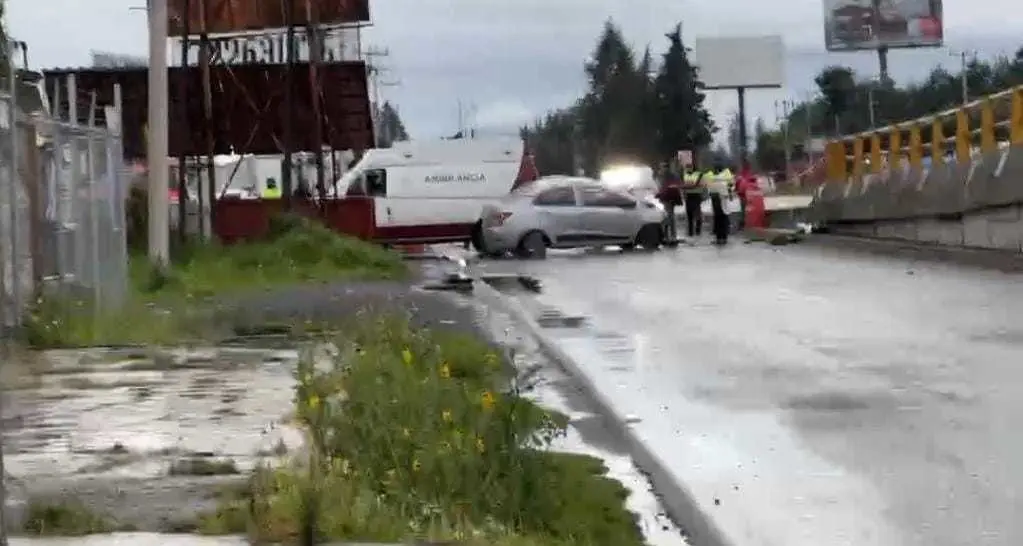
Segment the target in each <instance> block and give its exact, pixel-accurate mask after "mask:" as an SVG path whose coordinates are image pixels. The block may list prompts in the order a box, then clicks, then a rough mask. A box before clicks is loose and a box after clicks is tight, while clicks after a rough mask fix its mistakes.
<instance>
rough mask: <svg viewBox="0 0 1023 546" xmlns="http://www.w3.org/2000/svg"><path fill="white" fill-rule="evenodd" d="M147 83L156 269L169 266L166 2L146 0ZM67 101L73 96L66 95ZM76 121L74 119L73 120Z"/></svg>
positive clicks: (151, 249)
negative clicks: (147, 35) (147, 38)
mask: <svg viewBox="0 0 1023 546" xmlns="http://www.w3.org/2000/svg"><path fill="white" fill-rule="evenodd" d="M148 7H149V10H148V11H149V81H148V91H147V92H148V95H149V96H148V102H149V110H148V118H149V119H148V120H147V121H148V123H147V125H148V127H149V142H148V143H147V146H146V148H147V149H146V157H147V162H148V163H149V234H148V235H149V260H150V261H151V262H152V263H153V265H154V266H156V267H158V268H161V269H162V268H166V267H167V266H168V265H169V263H170V226H169V223H170V222H169V221H168V220H169V218H168V217H169V216H170V214H169V211H168V206H169V205H170V203H168V201H169V195H168V194H169V192H168V191H167V190H168V188H170V181H169V180H168V178H169V173H168V172H167V166H168V165H167V162H168V160H169V159H170V158H169V157H168V154H169V150H168V142H167V140H168V138H169V137H168V134H167V131H168V124H169V121H170V120H169V116H168V115H167V107H168V102H169V101H168V96H167V95H168V94H169V93H168V90H167V0H149V5H148ZM69 96H70V100H71V101H74V100H75V97H74V96H73V95H69ZM72 121H73V122H77V120H72Z"/></svg>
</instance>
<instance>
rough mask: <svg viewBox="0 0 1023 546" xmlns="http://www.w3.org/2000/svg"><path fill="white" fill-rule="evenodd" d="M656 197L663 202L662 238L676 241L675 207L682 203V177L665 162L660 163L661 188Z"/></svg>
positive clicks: (670, 241)
mask: <svg viewBox="0 0 1023 546" xmlns="http://www.w3.org/2000/svg"><path fill="white" fill-rule="evenodd" d="M657 199H659V200H660V201H661V203H663V204H664V240H665V241H667V242H669V243H673V242H676V241H678V223H677V220H676V218H675V209H676V208H678V206H679V205H681V204H682V179H681V178H679V175H678V173H677V172H676V171H675V170H674V169H673V168H672V167H671V166H670V165H669V164H668V163H667V162H665V163H662V164H661V189H660V191H658V192H657Z"/></svg>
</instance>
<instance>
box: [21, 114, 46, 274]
mask: <svg viewBox="0 0 1023 546" xmlns="http://www.w3.org/2000/svg"><path fill="white" fill-rule="evenodd" d="M36 131H37V127H36V124H35V122H34V121H32V122H29V123H27V124H26V125H25V139H24V142H25V154H24V156H25V161H24V172H25V174H24V178H23V181H24V183H25V195H26V197H28V214H29V240H30V241H31V242H30V245H31V248H32V282H33V285H34V286H35V290H36V291H37V292H38V290H39V288H40V287H41V286H42V281H43V232H44V230H45V227H44V226H43V211H42V205H43V198H42V193H41V189H42V174H43V173H42V163H41V161H40V154H39V146H38V144H37V141H38V139H37V133H36Z"/></svg>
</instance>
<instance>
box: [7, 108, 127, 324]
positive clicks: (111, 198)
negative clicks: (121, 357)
mask: <svg viewBox="0 0 1023 546" xmlns="http://www.w3.org/2000/svg"><path fill="white" fill-rule="evenodd" d="M13 104H15V101H12V99H11V96H10V95H9V94H0V270H2V275H0V311H2V315H3V326H4V327H5V328H10V327H16V326H18V325H19V324H20V323H21V320H22V319H23V317H24V313H25V311H26V309H27V308H28V306H29V305H31V304H32V303H33V301H34V300H35V298H36V297H38V296H39V295H41V294H45V295H47V296H51V297H55V298H59V299H60V301H68V302H75V303H76V304H77V303H78V302H89V303H90V304H94V305H96V306H98V307H100V308H102V307H112V306H116V305H120V304H121V303H122V302H123V300H124V298H125V295H126V292H127V286H128V257H127V249H126V241H125V221H124V218H125V216H124V202H125V192H126V187H125V184H126V183H127V182H126V179H125V169H124V164H123V154H122V147H121V142H120V137H119V136H118V135H117V134H115V133H113V132H111V131H108V130H107V129H106V128H103V127H90V126H83V125H77V124H70V123H65V122H61V121H56V120H53V119H49V118H47V117H46V116H45V115H42V114H40V113H33V114H28V113H26V112H23V111H21V110H20V109H19V108H15V107H12V105H13Z"/></svg>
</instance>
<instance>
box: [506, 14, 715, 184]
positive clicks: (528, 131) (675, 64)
mask: <svg viewBox="0 0 1023 546" xmlns="http://www.w3.org/2000/svg"><path fill="white" fill-rule="evenodd" d="M665 38H666V40H667V47H666V49H665V51H664V53H663V54H661V55H660V58H659V60H656V61H655V59H654V54H653V53H652V51H651V49H650V47H646V48H645V49H644V50H643V51H642V53H640V54H638V55H637V53H636V51H634V50H633V49H632V48H631V47H630V46H629V44H628V43H627V42H626V41H625V38H624V36H623V35H622V32H621V30H620V29H619V28H618V26H617V25H616V24H615V23H614V21H611V20H608V21H607V22H606V23H605V24H604V28H603V31H602V32H601V35H600V38H599V39H598V40H597V45H596V47H595V48H594V50H593V53H592V55H591V56H590V58H589V59H588V60H587V61H586V63H585V64H584V66H583V69H584V71H585V74H586V79H587V91H586V93H585V95H583V96H582V97H581V98H579V100H577V101H576V102H575V103H574V104H572V105H571V106H569V107H566V108H562V109H560V110H555V111H552V112H549V113H548V114H546V115H545V116H544V117H543V118H542V119H539V120H537V121H536V122H535V123H534V124H533V125H531V126H528V127H523V128H522V131H521V133H522V137H523V138H524V139H525V141H526V145H527V146H528V147H529V149H530V150H531V151H532V152H533V154H534V158H535V161H536V165H537V168H538V169H539V170H540V172H541V173H543V174H545V175H549V174H575V173H576V172H577V171H580V170H581V171H582V172H583V173H585V174H587V175H591V176H593V175H595V174H597V173H598V172H599V171H600V170H601V169H602V168H603V167H605V166H607V165H612V164H616V163H621V162H638V163H643V164H650V165H653V164H657V163H660V162H662V161H666V160H668V159H670V158H673V157H675V155H676V152H677V151H679V150H702V149H705V148H706V147H707V146H708V145H709V144H710V143H711V140H712V135H713V134H714V132H715V131H716V130H717V129H716V127H715V125H714V123H713V121H712V120H711V118H710V114H709V113H708V112H707V109H706V108H705V106H704V98H705V97H704V94H703V92H702V91H701V88H702V84H701V82H700V79H699V74H698V73H697V70H696V67H695V66H693V65H692V64H691V63H690V60H689V54H690V51H689V49H687V48H686V47H685V45H684V42H683V40H682V26H681V24H678V25H675V27H674V28H673V29H671V30H670V32H668V33H667V34H665Z"/></svg>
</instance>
